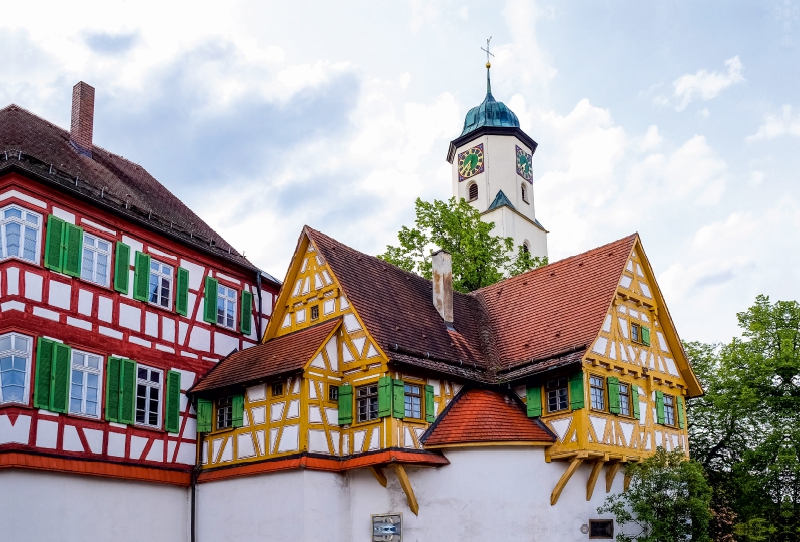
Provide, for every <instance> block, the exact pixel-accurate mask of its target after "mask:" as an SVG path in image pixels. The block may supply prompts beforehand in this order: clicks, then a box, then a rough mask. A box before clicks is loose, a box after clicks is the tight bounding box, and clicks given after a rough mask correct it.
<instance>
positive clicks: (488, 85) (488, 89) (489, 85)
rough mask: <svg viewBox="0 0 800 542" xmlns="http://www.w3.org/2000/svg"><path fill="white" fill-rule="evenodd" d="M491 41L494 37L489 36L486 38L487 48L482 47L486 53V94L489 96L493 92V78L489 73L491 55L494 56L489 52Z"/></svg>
mask: <svg viewBox="0 0 800 542" xmlns="http://www.w3.org/2000/svg"><path fill="white" fill-rule="evenodd" d="M491 41H492V37H491V36H489V39H488V40H486V49H484V48H483V47H481V51H484V52H485V53H486V95H487V96H488V95H489V94H491V93H492V79H491V76H490V74H489V71H490V70H491V68H492V63H491V62H490V60H491V59H490V58H489V57H492V56H494V55H493V54H492V53H490V52H489V44H490V42H491Z"/></svg>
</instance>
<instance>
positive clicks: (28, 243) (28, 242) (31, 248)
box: [22, 226, 37, 261]
mask: <svg viewBox="0 0 800 542" xmlns="http://www.w3.org/2000/svg"><path fill="white" fill-rule="evenodd" d="M36 233H37V232H36V230H35V229H33V228H31V227H30V226H27V227H25V251H24V252H23V254H22V257H23V258H25V259H26V260H30V261H35V260H36Z"/></svg>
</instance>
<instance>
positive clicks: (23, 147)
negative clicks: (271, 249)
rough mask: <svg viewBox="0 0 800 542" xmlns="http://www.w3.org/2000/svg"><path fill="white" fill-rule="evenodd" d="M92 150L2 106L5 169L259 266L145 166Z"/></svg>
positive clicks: (0, 166)
mask: <svg viewBox="0 0 800 542" xmlns="http://www.w3.org/2000/svg"><path fill="white" fill-rule="evenodd" d="M91 154H92V156H91V157H89V156H86V154H84V153H81V152H80V151H79V150H78V149H77V148H76V147H75V146H73V144H72V143H71V142H70V134H69V131H67V130H64V129H63V128H59V127H58V126H56V125H55V124H52V123H50V122H48V121H46V120H44V119H42V118H41V117H38V116H37V115H34V114H33V113H31V112H30V111H27V110H26V109H23V108H22V107H19V106H17V105H14V104H12V105H9V106H6V107H4V108H2V109H0V173H2V172H3V171H4V170H6V169H13V168H17V169H19V170H21V171H23V172H25V173H29V174H33V175H34V176H35V177H37V178H38V179H40V180H42V181H45V182H48V183H50V184H52V185H53V186H54V187H56V188H58V189H61V190H64V191H67V192H69V193H71V194H72V195H74V196H77V197H79V198H81V199H88V200H91V202H92V203H93V204H95V205H98V206H101V207H104V208H107V209H109V210H110V211H112V212H114V213H116V214H121V215H124V216H126V217H127V218H131V219H134V220H136V221H138V222H140V223H143V224H144V225H145V226H146V227H149V228H152V229H156V230H159V232H160V233H163V234H165V235H167V236H171V237H174V238H176V239H177V240H179V241H180V242H182V243H188V244H190V245H192V246H194V247H196V248H197V249H199V250H202V251H205V252H209V253H211V254H212V255H213V256H215V257H219V258H224V259H226V260H229V261H232V262H234V263H236V264H238V265H242V266H245V267H247V268H251V269H254V270H255V269H256V267H255V266H254V265H253V264H252V263H250V262H249V261H248V260H247V259H245V258H244V257H243V256H242V255H241V254H239V253H238V252H236V250H235V249H234V248H233V247H232V246H231V245H230V244H228V243H227V242H226V241H225V240H224V239H223V238H222V237H220V236H219V234H218V233H217V232H216V231H214V230H213V229H212V228H211V227H210V226H209V225H208V224H206V223H205V221H203V219H202V218H200V217H199V216H198V215H197V214H195V213H194V212H193V211H192V210H191V209H189V207H187V206H186V205H185V204H184V203H183V202H182V201H181V200H179V199H178V198H177V197H176V196H175V195H174V194H173V193H172V192H170V191H169V190H168V189H167V188H166V187H164V185H162V184H161V183H159V182H158V181H157V180H156V179H155V178H154V177H153V176H152V175H150V174H149V173H148V172H147V171H146V170H145V169H144V168H143V167H141V166H140V165H138V164H134V163H133V162H130V161H129V160H126V159H125V158H123V157H121V156H118V155H116V154H112V153H110V152H108V151H107V150H105V149H103V148H101V147H98V146H96V145H95V146H93V147H92V153H91ZM76 179H77V181H76ZM265 276H266V277H267V280H270V281H272V282H275V283H276V284H279V282H278V281H277V280H276V279H274V278H273V277H271V276H268V275H266V274H265Z"/></svg>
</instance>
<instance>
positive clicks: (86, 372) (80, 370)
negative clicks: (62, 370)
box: [67, 349, 105, 419]
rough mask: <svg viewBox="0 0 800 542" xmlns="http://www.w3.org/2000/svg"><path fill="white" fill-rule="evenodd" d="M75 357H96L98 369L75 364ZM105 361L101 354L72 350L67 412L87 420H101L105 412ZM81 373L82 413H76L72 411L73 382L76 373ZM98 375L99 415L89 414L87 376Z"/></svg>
mask: <svg viewBox="0 0 800 542" xmlns="http://www.w3.org/2000/svg"><path fill="white" fill-rule="evenodd" d="M75 356H84V360H85V359H86V357H88V356H92V357H95V358H97V359H98V360H99V363H98V364H97V369H94V368H93V367H89V366H88V365H78V364H76V363H75ZM104 362H105V359H104V358H103V356H101V355H100V354H95V353H94V352H86V351H84V350H75V349H73V350H72V359H70V362H69V363H70V371H69V397H68V399H67V401H68V404H67V411H68V412H69V413H70V414H71V415H73V416H85V417H86V418H92V419H99V418H100V416H101V414H102V410H103V364H104ZM76 372H78V373H81V412H75V411H74V410H72V386H73V382H72V379H73V378H74V375H75V373H76ZM90 374H93V375H97V414H87V413H86V390H87V385H86V384H87V381H88V380H89V377H88V376H87V375H90Z"/></svg>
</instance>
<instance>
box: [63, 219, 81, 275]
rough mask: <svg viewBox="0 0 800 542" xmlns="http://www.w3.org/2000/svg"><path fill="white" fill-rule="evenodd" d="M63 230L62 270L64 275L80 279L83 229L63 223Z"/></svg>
mask: <svg viewBox="0 0 800 542" xmlns="http://www.w3.org/2000/svg"><path fill="white" fill-rule="evenodd" d="M64 228H65V229H64V257H63V261H62V270H63V271H64V274H65V275H69V276H71V277H80V276H81V267H82V263H83V228H81V227H79V226H76V225H74V224H70V223H65V224H64Z"/></svg>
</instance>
